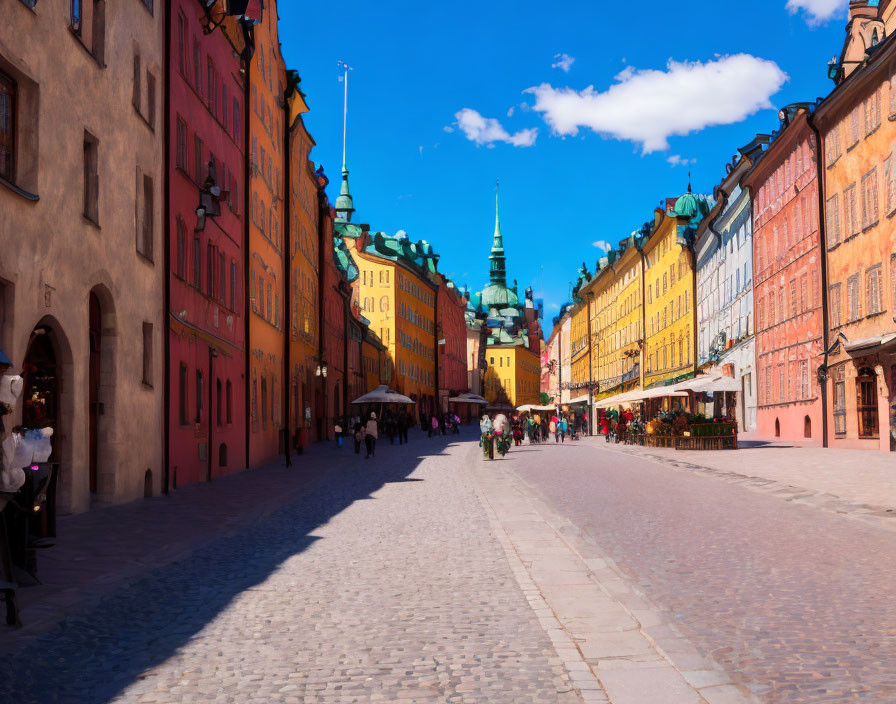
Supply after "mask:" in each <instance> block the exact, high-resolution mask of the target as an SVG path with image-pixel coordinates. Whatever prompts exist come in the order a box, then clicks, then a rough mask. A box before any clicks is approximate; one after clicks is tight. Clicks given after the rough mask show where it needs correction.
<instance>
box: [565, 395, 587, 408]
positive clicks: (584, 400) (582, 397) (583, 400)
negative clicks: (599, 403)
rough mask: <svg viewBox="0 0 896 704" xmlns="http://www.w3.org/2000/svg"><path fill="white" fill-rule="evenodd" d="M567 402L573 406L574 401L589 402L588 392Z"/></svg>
mask: <svg viewBox="0 0 896 704" xmlns="http://www.w3.org/2000/svg"><path fill="white" fill-rule="evenodd" d="M566 403H567V404H568V405H570V406H572V405H573V404H574V403H588V394H585V395H584V396H577V397H576V398H574V399H573V400H572V401H567V402H566Z"/></svg>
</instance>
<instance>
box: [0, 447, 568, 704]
mask: <svg viewBox="0 0 896 704" xmlns="http://www.w3.org/2000/svg"><path fill="white" fill-rule="evenodd" d="M469 448H470V445H469V444H453V445H452V444H448V443H446V441H445V440H444V439H441V438H438V439H433V440H427V439H423V438H414V439H413V442H412V443H411V444H410V445H407V446H404V447H399V446H397V445H396V446H394V447H388V446H385V447H380V449H379V452H378V455H377V457H376V459H374V460H371V461H364V460H363V459H362V458H361V457H360V456H355V455H353V454H351V451H350V450H344V451H342V452H341V453H340V454H339V456H338V459H335V461H334V456H335V453H336V451H332V450H330V449H329V448H326V449H324V448H320V450H318V451H317V454H316V455H314V454H312V455H308V456H306V457H305V458H298V460H297V464H298V465H301V463H302V462H308V463H315V464H317V465H322V464H323V463H324V461H327V462H329V463H331V464H332V465H333V466H332V468H331V469H328V470H327V471H326V473H325V474H324V476H323V477H322V478H321V479H320V480H319V481H317V482H314V483H312V484H310V485H309V487H308V490H307V491H306V492H304V493H301V494H298V495H297V496H296V497H294V498H292V499H290V500H288V501H286V502H285V504H284V505H282V506H280V507H279V508H275V509H274V510H273V512H272V513H270V514H269V515H267V516H264V517H259V518H257V519H256V520H254V521H251V522H249V523H248V524H247V526H246V527H243V528H242V529H241V530H239V531H236V532H234V533H233V534H231V535H225V536H224V537H221V538H219V539H217V540H212V541H210V542H208V541H207V542H205V543H203V544H201V545H199V546H198V547H197V548H196V549H195V550H194V551H192V552H191V553H190V554H189V555H188V556H184V557H182V558H181V559H179V560H177V561H176V562H173V563H171V564H168V565H165V566H161V567H157V568H155V569H153V570H151V571H149V572H148V573H147V574H145V575H143V576H140V577H139V578H134V579H133V580H132V581H130V583H123V584H120V585H119V586H118V587H117V588H115V589H114V590H112V591H111V593H108V594H104V595H103V596H102V598H97V599H95V600H93V603H89V604H88V605H87V606H86V608H84V609H81V610H75V612H74V613H72V615H71V616H69V617H68V618H66V619H65V621H64V622H62V624H61V625H60V626H58V627H57V628H52V629H50V630H48V631H46V632H45V633H42V634H40V635H38V636H37V637H36V638H32V639H30V640H23V642H22V643H21V647H18V648H16V649H15V650H14V651H13V653H12V654H11V657H13V658H15V661H16V662H17V663H18V664H17V667H16V670H17V672H18V673H19V674H18V676H16V678H15V679H14V680H13V679H10V676H9V672H10V671H9V670H6V673H7V674H5V675H3V676H0V698H2V699H3V700H4V701H17V702H39V703H40V704H44V703H48V702H91V703H95V702H108V701H122V702H125V701H127V702H186V701H191V702H193V701H219V702H235V701H240V702H250V701H251V702H302V703H306V702H307V703H308V704H311V703H312V702H321V703H322V702H374V701H383V702H391V701H404V700H408V701H447V702H508V703H514V704H518V703H521V702H545V703H547V702H561V703H562V702H576V701H579V696H578V695H577V694H576V691H575V690H574V689H573V688H572V687H571V685H570V683H569V680H568V678H567V676H566V671H565V669H564V667H563V665H562V662H561V659H560V658H559V657H558V655H557V653H556V651H555V648H554V646H553V644H552V641H551V640H550V638H549V637H548V635H547V634H546V632H545V630H544V628H542V626H541V625H540V624H539V621H538V619H537V618H536V615H535V613H534V612H533V610H532V608H531V607H530V605H529V602H528V601H527V599H526V598H525V597H524V594H523V592H522V591H521V589H520V587H519V585H518V583H517V581H516V580H515V578H514V575H513V573H512V572H511V570H510V567H509V565H508V562H507V558H506V557H505V553H504V551H503V550H502V548H501V546H500V545H499V543H498V541H497V540H496V538H495V536H494V534H493V532H492V530H491V527H490V525H489V522H488V520H487V518H486V514H485V512H484V510H483V508H482V505H481V504H480V501H479V500H478V498H477V496H476V493H475V491H474V489H473V487H472V486H471V482H470V473H469V469H468V468H467V467H465V466H464V463H463V462H462V461H460V460H461V459H462V458H463V457H464V456H469V452H467V451H468V450H469ZM440 450H442V451H443V452H442V454H438V453H439V451H440ZM421 452H425V453H433V454H431V455H430V456H428V457H425V458H423V459H418V455H417V453H421ZM465 452H466V453H467V454H466V455H465V454H464V453H465ZM327 453H330V454H327ZM277 471H278V473H279V474H278V478H279V479H280V480H283V472H284V471H286V470H277ZM248 474H250V473H244V475H242V476H241V477H240V478H238V479H237V481H244V480H245V479H246V477H247V476H248ZM227 481H231V480H226V481H221V482H220V483H216V484H213V485H212V487H211V488H210V491H216V490H217V489H218V488H219V487H225V486H226V482H227ZM256 481H257V480H256ZM267 491H270V492H272V493H277V488H276V486H273V487H270V489H268V490H267ZM256 493H257V492H256ZM251 498H252V497H251V496H249V495H247V501H248V500H251ZM175 500H176V499H175ZM155 501H164V499H157V500H155ZM94 514H96V512H94ZM68 520H69V522H71V521H77V520H78V517H74V518H73V519H68ZM84 520H88V519H84ZM94 538H95V539H97V540H100V539H101V536H100V535H94ZM26 591H27V590H26ZM28 616H29V612H28V609H27V600H26V608H25V613H24V616H23V617H24V618H25V619H26V620H27V618H28ZM23 673H24V674H23Z"/></svg>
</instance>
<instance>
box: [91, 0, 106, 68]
mask: <svg viewBox="0 0 896 704" xmlns="http://www.w3.org/2000/svg"><path fill="white" fill-rule="evenodd" d="M92 35H93V37H92V38H93V47H92V51H93V58H95V59H96V62H97V63H98V64H99V65H100V66H102V65H103V62H104V60H105V52H106V0H93V23H92Z"/></svg>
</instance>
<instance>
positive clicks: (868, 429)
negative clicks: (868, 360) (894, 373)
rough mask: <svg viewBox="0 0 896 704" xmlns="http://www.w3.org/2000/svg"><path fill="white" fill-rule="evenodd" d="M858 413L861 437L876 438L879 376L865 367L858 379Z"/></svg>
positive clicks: (860, 371)
mask: <svg viewBox="0 0 896 704" xmlns="http://www.w3.org/2000/svg"><path fill="white" fill-rule="evenodd" d="M856 412H857V413H858V416H859V437H860V438H876V437H877V435H878V415H877V375H876V374H875V373H874V370H873V369H870V368H868V367H864V368H862V369H860V370H859V375H858V376H857V377H856Z"/></svg>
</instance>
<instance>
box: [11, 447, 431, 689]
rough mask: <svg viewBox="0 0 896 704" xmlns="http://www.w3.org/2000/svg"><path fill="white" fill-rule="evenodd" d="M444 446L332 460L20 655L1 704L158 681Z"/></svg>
mask: <svg viewBox="0 0 896 704" xmlns="http://www.w3.org/2000/svg"><path fill="white" fill-rule="evenodd" d="M445 445H446V443H444V442H439V443H438V444H436V443H430V444H427V445H424V444H423V443H419V442H418V443H413V444H412V445H410V446H406V447H405V448H404V449H403V450H399V447H398V446H395V447H394V448H390V447H388V446H386V447H383V448H381V452H380V454H381V456H382V457H381V458H377V460H375V461H374V462H371V463H365V462H364V461H363V460H359V459H358V458H355V459H354V461H353V460H352V458H351V457H349V456H347V455H346V454H342V455H341V457H340V459H339V460H338V464H336V462H335V461H333V460H330V461H329V463H328V464H327V465H326V466H327V467H330V468H327V469H322V470H321V471H324V472H326V474H327V476H326V477H325V478H324V479H323V480H322V481H320V482H317V483H316V484H314V485H312V486H311V487H310V488H309V489H308V491H307V492H305V493H302V494H300V495H299V496H298V497H297V498H296V499H293V500H291V501H289V502H288V503H287V504H286V505H285V506H283V507H281V508H279V509H277V510H275V511H274V512H273V513H270V514H269V515H267V516H264V517H262V518H259V519H256V520H255V521H254V522H252V523H250V524H248V525H246V526H245V527H244V528H243V529H241V530H239V531H238V532H237V533H235V534H233V535H226V536H223V537H220V538H215V539H213V540H212V541H210V542H207V543H205V544H203V545H201V546H200V547H198V548H197V549H196V550H195V551H193V552H192V553H191V554H190V555H189V556H188V557H187V558H185V559H181V560H178V561H176V562H172V563H170V564H168V565H166V566H164V567H159V568H156V569H151V570H149V571H148V572H147V573H145V574H143V575H141V576H140V577H139V578H138V579H136V580H133V581H131V582H130V583H129V584H121V585H120V586H119V587H118V588H117V589H115V590H114V591H113V592H111V593H110V594H108V595H105V596H102V597H95V598H93V599H91V600H90V601H89V602H88V603H85V604H83V605H82V606H81V608H79V609H78V611H77V613H73V614H72V615H70V616H68V617H67V618H65V620H64V621H63V622H62V623H60V624H59V625H58V626H56V627H55V628H54V629H52V630H50V631H48V632H46V633H44V634H42V635H40V636H38V637H37V638H35V639H33V640H30V641H29V642H27V643H25V644H24V645H23V647H22V648H21V649H17V650H15V651H14V653H13V654H12V655H11V656H9V657H7V658H6V661H5V663H4V666H3V668H2V670H0V700H2V701H7V702H17V704H25V703H26V702H35V703H39V704H49V703H51V702H65V703H67V704H69V703H78V702H85V703H86V702H89V703H90V704H99V703H101V702H108V701H111V700H113V699H115V698H116V696H118V695H119V694H120V693H121V692H122V690H124V689H125V688H126V687H128V686H129V685H131V684H132V683H134V682H136V681H139V680H142V679H145V678H147V677H152V676H153V673H152V670H153V668H155V667H157V666H159V665H160V664H162V663H164V662H165V661H166V660H167V659H169V658H170V657H171V656H172V655H175V654H176V653H177V651H178V649H180V648H182V647H184V646H185V645H187V644H188V643H189V642H190V640H191V639H192V638H193V637H194V636H196V635H197V634H199V633H200V632H201V631H202V630H203V628H205V627H206V626H207V625H208V624H210V623H211V622H212V621H213V620H214V619H215V618H216V617H217V616H218V615H219V614H220V613H221V612H222V611H223V610H224V609H226V608H227V607H228V606H229V605H230V604H231V602H232V601H233V600H234V599H235V598H237V597H238V596H239V595H240V594H241V593H243V592H246V591H247V590H251V589H253V588H255V587H258V586H259V585H261V584H262V583H264V582H265V580H267V579H268V577H269V576H271V575H272V574H273V573H274V572H276V571H277V570H278V568H279V567H280V565H281V564H282V563H283V562H284V561H285V560H287V559H288V558H290V557H292V556H294V555H298V554H299V553H302V552H303V551H305V550H307V549H308V548H309V547H310V546H312V545H313V544H314V543H315V542H316V541H318V540H320V539H321V538H319V537H317V536H315V535H313V532H314V531H315V529H317V528H318V527H320V526H322V525H324V524H325V523H327V522H328V521H329V520H330V519H331V518H333V517H334V516H336V515H337V514H339V513H340V512H342V511H343V510H345V509H346V508H348V507H349V506H351V505H352V504H353V503H354V502H356V501H359V500H363V499H370V498H374V497H372V496H371V494H373V493H374V492H376V491H377V490H379V489H380V488H382V487H383V486H384V485H385V484H388V483H395V482H419V481H424V480H422V479H418V478H412V477H409V476H408V475H410V474H411V473H412V472H413V471H414V470H415V469H416V468H417V466H418V465H419V464H420V462H421V461H422V460H423V459H424V457H418V456H417V453H418V452H420V451H421V450H423V451H425V452H427V453H429V454H430V455H434V454H440V453H442V451H443V450H444V449H445ZM390 450H393V452H389V451H390ZM394 451H398V452H394ZM387 458H388V459H387ZM325 461H326V460H325ZM321 464H324V463H321ZM260 479H263V478H260ZM275 598H276V597H275ZM248 617H249V618H251V614H250V615H249V616H248ZM255 625H256V626H257V628H251V627H249V628H247V631H249V632H252V631H256V630H257V631H261V632H263V631H264V630H265V627H266V624H265V623H264V622H259V623H257V624H255ZM250 626H251V624H250ZM220 647H221V649H222V650H229V649H233V651H234V657H238V656H239V653H240V652H241V650H242V649H243V648H249V649H251V648H253V647H254V644H253V643H251V642H248V643H223V642H222V643H221V646H220ZM212 698H213V697H212Z"/></svg>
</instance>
